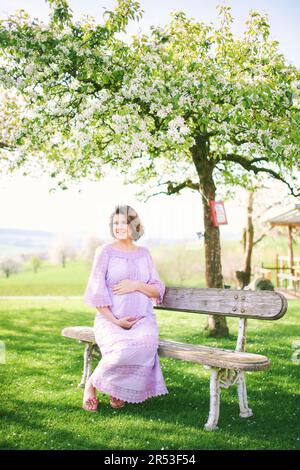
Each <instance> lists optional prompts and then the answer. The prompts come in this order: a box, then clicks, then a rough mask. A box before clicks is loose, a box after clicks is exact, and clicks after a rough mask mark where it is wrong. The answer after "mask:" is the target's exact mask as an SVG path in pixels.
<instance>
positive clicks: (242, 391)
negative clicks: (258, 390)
mask: <svg viewBox="0 0 300 470" xmlns="http://www.w3.org/2000/svg"><path fill="white" fill-rule="evenodd" d="M237 386H238V397H239V404H240V417H241V418H249V417H250V416H253V413H252V410H251V408H249V407H248V399H247V388H246V380H245V373H244V372H239V375H238V379H237Z"/></svg>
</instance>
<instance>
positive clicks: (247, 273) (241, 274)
mask: <svg viewBox="0 0 300 470" xmlns="http://www.w3.org/2000/svg"><path fill="white" fill-rule="evenodd" d="M253 196H254V193H253V191H249V192H248V206H247V213H248V217H247V227H246V229H245V242H244V254H245V257H244V270H243V271H236V277H237V280H238V281H239V285H240V288H241V289H244V287H245V286H247V285H248V284H249V283H250V279H251V258H252V252H253V239H254V227H253V219H252V214H253Z"/></svg>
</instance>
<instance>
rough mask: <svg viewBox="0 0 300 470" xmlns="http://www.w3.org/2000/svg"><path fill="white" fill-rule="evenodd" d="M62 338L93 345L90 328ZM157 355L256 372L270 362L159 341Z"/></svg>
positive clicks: (64, 333)
mask: <svg viewBox="0 0 300 470" xmlns="http://www.w3.org/2000/svg"><path fill="white" fill-rule="evenodd" d="M62 336H66V337H68V338H72V339H77V340H79V341H84V342H87V343H92V344H95V343H96V341H95V336H94V331H93V328H92V327H88V326H73V327H67V328H64V329H63V330H62ZM158 353H159V355H160V356H165V357H172V358H174V359H181V360H184V361H189V362H197V363H199V364H203V365H207V366H211V367H220V368H225V369H240V370H245V371H258V370H264V369H267V368H268V367H269V365H270V361H269V360H268V358H267V357H265V356H261V355H260V354H252V353H246V352H238V351H233V350H230V349H229V350H228V349H221V348H211V347H208V346H202V345H194V344H186V343H180V342H177V341H167V340H160V341H159V348H158Z"/></svg>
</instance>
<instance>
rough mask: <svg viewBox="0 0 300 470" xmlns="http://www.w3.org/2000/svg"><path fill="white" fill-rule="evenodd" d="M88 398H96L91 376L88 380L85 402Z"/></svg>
mask: <svg viewBox="0 0 300 470" xmlns="http://www.w3.org/2000/svg"><path fill="white" fill-rule="evenodd" d="M88 398H96V389H95V387H94V386H93V384H92V381H91V378H89V379H88V380H87V381H86V384H85V388H84V394H83V402H85V401H86V400H87V399H88Z"/></svg>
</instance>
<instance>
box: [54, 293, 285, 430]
mask: <svg viewBox="0 0 300 470" xmlns="http://www.w3.org/2000/svg"><path fill="white" fill-rule="evenodd" d="M154 309H155V310H156V309H157V310H171V311H175V312H176V311H178V312H192V313H198V314H205V315H207V314H214V315H222V316H228V317H238V318H239V319H240V320H239V326H238V335H237V343H236V348H235V350H231V349H222V348H213V347H208V346H203V345H198V344H197V345H196V344H186V343H180V342H176V341H168V340H163V339H161V340H160V342H159V349H158V353H159V355H160V356H165V357H172V358H176V359H180V360H183V361H191V362H195V363H198V364H202V365H203V366H204V367H206V368H208V369H210V370H211V374H210V410H209V416H208V420H207V423H206V424H205V427H204V429H205V430H206V431H211V430H214V429H217V424H218V419H219V409H220V388H229V387H230V386H231V385H233V384H237V389H238V400H239V407H240V417H242V418H248V417H249V416H252V410H251V409H250V408H249V407H248V402H247V391H246V382H245V372H246V371H251V372H254V371H262V370H265V369H267V368H268V367H269V366H270V360H269V359H268V358H267V357H265V356H262V355H260V354H252V353H247V352H245V344H246V328H247V319H248V318H253V319H256V320H278V319H279V318H281V317H282V316H283V315H284V314H285V312H286V311H287V301H286V298H285V297H284V296H283V295H282V294H280V293H278V292H273V291H250V290H248V291H244V290H231V289H200V288H178V287H166V291H165V294H164V299H163V303H162V304H160V305H159V306H156V307H154ZM61 334H62V335H63V336H65V337H68V338H73V339H76V340H79V341H80V342H83V343H86V347H85V352H84V367H83V375H82V379H81V382H80V384H79V386H80V387H84V385H85V382H86V380H87V378H88V377H89V376H90V375H91V373H92V353H93V350H97V352H98V353H99V354H100V351H99V348H98V346H97V344H96V343H95V337H94V333H93V328H91V327H88V326H71V327H66V328H64V329H63V330H62V333H61ZM98 357H99V356H98Z"/></svg>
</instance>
